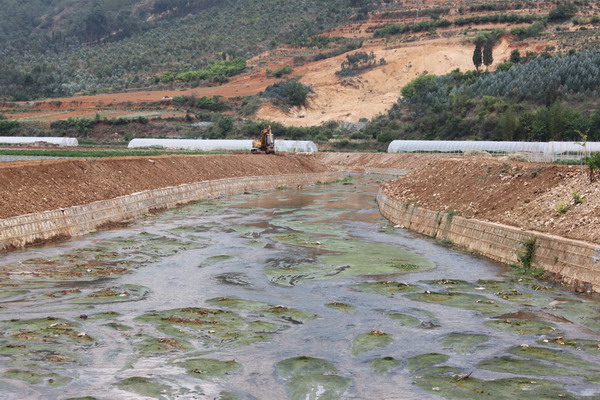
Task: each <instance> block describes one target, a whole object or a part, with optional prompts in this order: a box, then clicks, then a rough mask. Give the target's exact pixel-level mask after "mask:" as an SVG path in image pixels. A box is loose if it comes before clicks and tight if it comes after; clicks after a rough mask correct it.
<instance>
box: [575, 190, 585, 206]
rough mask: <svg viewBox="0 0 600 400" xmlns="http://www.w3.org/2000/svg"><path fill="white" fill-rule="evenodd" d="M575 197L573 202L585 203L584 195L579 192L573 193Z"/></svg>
mask: <svg viewBox="0 0 600 400" xmlns="http://www.w3.org/2000/svg"><path fill="white" fill-rule="evenodd" d="M572 196H573V202H574V203H575V204H583V203H585V197H583V195H582V194H581V193H579V192H573V194H572Z"/></svg>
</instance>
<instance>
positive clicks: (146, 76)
mask: <svg viewBox="0 0 600 400" xmlns="http://www.w3.org/2000/svg"><path fill="white" fill-rule="evenodd" d="M375 3H378V2H377V1H372V0H328V1H320V0H305V1H285V0H252V1H245V0H195V1H192V0H152V1H147V0H144V1H142V0H93V1H92V0H29V1H20V0H0V43H2V45H1V46H0V98H1V97H6V98H9V99H12V100H17V101H18V100H30V99H35V98H40V97H59V96H69V95H72V94H74V93H76V92H80V91H82V90H94V89H100V88H102V89H125V88H130V87H142V86H147V85H148V84H149V83H151V82H152V79H153V77H154V75H156V74H157V73H161V72H167V71H170V72H174V73H182V72H185V71H189V70H199V69H202V68H203V67H205V66H207V65H209V64H211V63H214V62H215V61H217V60H224V59H231V58H236V57H243V58H248V57H251V56H254V55H256V54H258V53H260V52H261V51H264V50H266V49H268V48H272V47H275V46H277V45H278V44H281V43H289V42H291V41H294V40H298V39H299V38H306V37H308V36H310V35H313V34H316V33H319V32H322V31H324V30H326V29H328V28H331V27H333V26H335V25H336V24H340V23H341V22H343V21H344V22H345V21H347V20H348V19H349V18H352V17H354V18H358V19H360V18H361V16H363V17H364V16H366V14H367V13H368V11H369V10H371V9H373V8H374V7H375V6H374V4H375Z"/></svg>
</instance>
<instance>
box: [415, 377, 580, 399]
mask: <svg viewBox="0 0 600 400" xmlns="http://www.w3.org/2000/svg"><path fill="white" fill-rule="evenodd" d="M415 383H416V384H417V385H418V386H419V387H420V388H421V389H423V390H425V391H427V392H429V393H431V394H433V395H436V396H441V397H443V398H447V399H456V400H481V399H493V400H515V399H518V400H540V399H568V400H575V399H577V398H578V397H575V396H573V395H571V394H570V393H568V392H567V391H566V390H565V389H564V388H563V387H562V385H560V384H557V383H556V382H552V381H545V380H538V379H536V380H535V381H533V380H531V379H529V378H508V379H506V378H504V379H496V380H489V381H488V380H482V379H477V378H473V377H469V378H467V379H461V377H459V376H439V375H427V376H420V377H417V378H416V379H415Z"/></svg>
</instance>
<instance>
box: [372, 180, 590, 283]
mask: <svg viewBox="0 0 600 400" xmlns="http://www.w3.org/2000/svg"><path fill="white" fill-rule="evenodd" d="M377 203H378V204H379V209H380V212H381V214H382V215H383V216H384V217H385V218H387V219H388V220H390V221H392V222H393V223H395V224H399V225H401V226H403V227H405V228H407V229H409V230H412V231H415V232H418V233H421V234H424V235H427V236H430V237H433V238H437V239H440V240H449V241H450V242H452V243H453V244H454V245H456V246H459V247H461V248H464V249H467V250H469V251H472V252H474V253H478V254H481V255H483V256H485V257H488V258H491V259H492V260H496V261H500V262H503V263H507V264H518V263H519V260H518V254H523V252H525V251H526V249H525V243H527V242H531V241H532V240H534V239H535V250H534V252H533V261H532V265H533V266H534V267H541V268H543V269H544V270H545V271H547V272H548V273H549V275H551V276H553V278H554V279H557V280H560V281H562V282H563V283H566V284H569V285H575V286H577V287H581V288H584V289H586V290H590V289H591V290H593V291H596V292H600V246H598V245H594V244H592V243H587V242H584V241H578V240H571V239H565V238H562V237H558V236H552V235H547V234H543V233H539V232H532V231H525V230H521V229H518V228H514V227H511V226H507V225H501V224H495V223H492V222H486V221H478V220H475V219H470V218H464V217H460V216H457V215H452V214H451V213H448V212H442V211H430V210H426V209H423V208H418V207H416V206H415V205H412V204H401V203H399V202H397V201H395V200H393V199H390V198H389V197H387V196H386V195H385V193H384V192H383V190H382V189H380V190H379V193H378V195H377Z"/></svg>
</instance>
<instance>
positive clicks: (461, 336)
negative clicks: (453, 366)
mask: <svg viewBox="0 0 600 400" xmlns="http://www.w3.org/2000/svg"><path fill="white" fill-rule="evenodd" d="M489 340H490V337H489V336H487V335H481V334H474V333H451V334H449V335H447V336H445V337H443V338H441V339H440V343H441V344H442V346H444V348H447V349H450V350H452V351H453V352H454V353H457V354H471V353H473V352H475V351H476V350H477V348H478V347H480V346H481V345H482V344H483V343H486V342H487V341H489Z"/></svg>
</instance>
